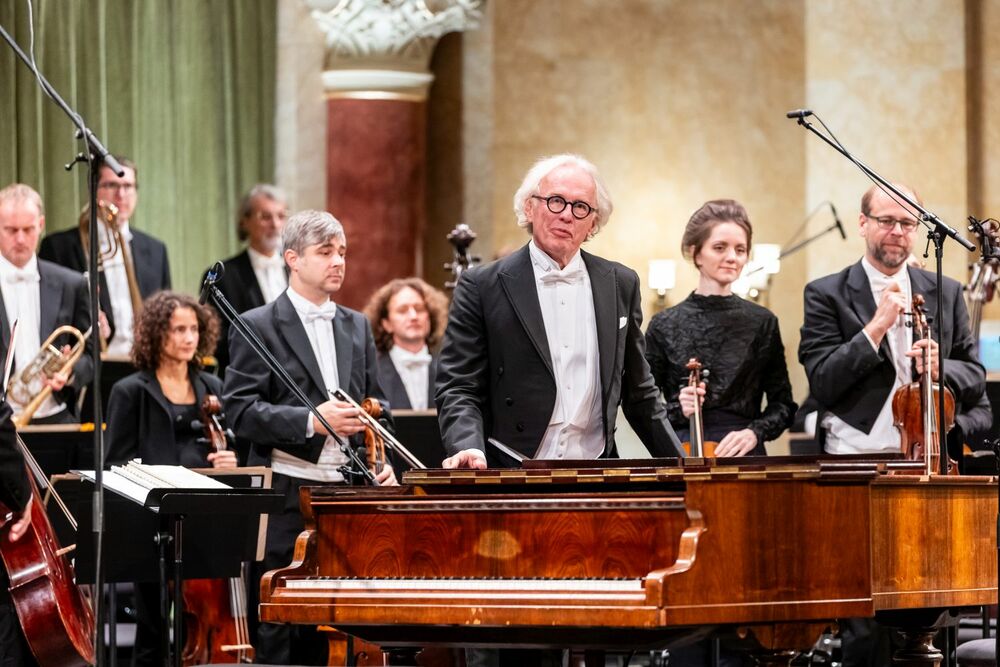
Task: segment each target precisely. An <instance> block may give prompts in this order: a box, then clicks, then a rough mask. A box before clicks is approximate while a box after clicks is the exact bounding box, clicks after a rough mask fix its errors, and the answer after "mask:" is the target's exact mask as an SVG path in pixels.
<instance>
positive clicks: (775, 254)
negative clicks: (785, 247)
mask: <svg viewBox="0 0 1000 667" xmlns="http://www.w3.org/2000/svg"><path fill="white" fill-rule="evenodd" d="M780 271H781V246H780V245H778V244H777V243H757V244H756V245H754V246H753V248H752V249H751V251H750V261H749V262H747V263H746V266H744V267H743V273H741V274H740V277H739V278H738V279H737V280H736V281H735V282H734V283H733V292H735V293H736V294H738V295H740V296H741V297H744V298H746V297H749V298H751V299H753V300H754V301H757V300H758V299H760V296H761V294H762V293H764V292H766V291H767V289H768V287H769V286H770V284H771V276H773V275H775V274H776V273H778V272H780Z"/></svg>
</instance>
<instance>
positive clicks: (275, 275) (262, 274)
mask: <svg viewBox="0 0 1000 667" xmlns="http://www.w3.org/2000/svg"><path fill="white" fill-rule="evenodd" d="M247 256H248V257H249V258H250V266H251V267H253V273H254V275H255V276H257V284H258V285H260V292H261V294H263V295H264V303H271V302H272V301H274V300H275V299H277V298H278V297H279V296H281V293H282V292H284V291H285V289H286V288H287V287H288V276H286V275H285V258H284V257H282V256H281V253H280V252H277V251H275V253H274V254H273V255H271V256H270V257H268V256H267V255H263V254H261V253H259V252H257V251H256V250H254V249H253V248H251V247H249V246H248V247H247Z"/></svg>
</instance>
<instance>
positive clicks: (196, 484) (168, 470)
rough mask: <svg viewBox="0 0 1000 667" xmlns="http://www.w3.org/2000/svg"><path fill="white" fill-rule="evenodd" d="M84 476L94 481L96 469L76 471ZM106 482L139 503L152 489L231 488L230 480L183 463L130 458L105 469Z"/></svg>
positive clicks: (105, 483)
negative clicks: (158, 463) (150, 461)
mask: <svg viewBox="0 0 1000 667" xmlns="http://www.w3.org/2000/svg"><path fill="white" fill-rule="evenodd" d="M75 472H77V473H79V474H80V476H81V477H84V478H86V479H89V480H91V481H95V474H94V471H93V470H78V471H75ZM103 479H104V486H106V487H107V488H109V489H111V490H112V491H114V492H116V493H119V494H121V495H123V496H125V497H126V498H131V499H132V500H134V501H135V502H137V503H139V504H140V505H145V504H146V499H147V498H148V497H149V493H150V491H152V490H153V489H230V488H232V487H231V486H229V485H228V484H223V483H222V482H220V481H218V480H215V479H212V478H211V477H207V476H205V475H201V474H199V473H196V472H194V471H193V470H190V469H188V468H185V467H183V466H166V465H146V464H143V463H140V462H138V461H130V462H129V463H127V464H126V465H124V466H111V470H109V471H107V472H105V473H104V477H103Z"/></svg>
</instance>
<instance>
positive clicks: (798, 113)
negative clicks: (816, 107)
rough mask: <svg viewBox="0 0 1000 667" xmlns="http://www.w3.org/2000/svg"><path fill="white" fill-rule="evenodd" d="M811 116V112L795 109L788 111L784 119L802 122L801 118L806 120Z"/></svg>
mask: <svg viewBox="0 0 1000 667" xmlns="http://www.w3.org/2000/svg"><path fill="white" fill-rule="evenodd" d="M811 115H813V112H812V111H810V110H809V109H796V110H795V111H789V112H788V113H786V114H785V118H798V119H799V120H802V119H803V118H808V117H809V116H811Z"/></svg>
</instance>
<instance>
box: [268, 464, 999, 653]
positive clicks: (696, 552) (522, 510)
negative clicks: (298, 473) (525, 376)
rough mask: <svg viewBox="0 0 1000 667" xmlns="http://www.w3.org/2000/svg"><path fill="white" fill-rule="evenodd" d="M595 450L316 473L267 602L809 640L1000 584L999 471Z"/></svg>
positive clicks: (593, 637)
mask: <svg viewBox="0 0 1000 667" xmlns="http://www.w3.org/2000/svg"><path fill="white" fill-rule="evenodd" d="M588 465H589V466H590V467H584V468H560V467H557V468H549V469H523V470H490V471H443V470H427V471H413V472H412V473H410V474H409V475H408V476H407V477H406V478H405V481H406V482H407V484H406V485H404V486H402V487H398V488H396V489H371V488H344V487H334V488H330V487H327V488H312V489H303V496H302V504H303V509H304V511H305V513H306V517H307V530H306V531H305V532H304V533H302V535H301V536H300V537H299V539H298V542H297V544H296V550H295V560H294V562H293V563H292V564H291V565H290V566H289V567H288V568H284V569H281V570H275V571H272V572H269V573H268V574H267V575H266V576H265V577H264V579H263V580H262V582H261V606H260V615H261V619H262V620H264V621H271V622H290V623H307V624H315V625H321V624H324V625H331V626H334V627H336V628H338V629H340V630H343V631H344V632H347V633H349V634H352V635H356V636H358V637H361V638H363V639H365V640H368V641H371V642H374V643H377V644H380V645H382V646H415V645H424V644H447V645H453V646H461V645H466V646H472V645H479V646H483V645H490V646H574V647H578V648H587V647H600V648H615V647H619V648H640V647H657V646H668V645H670V644H672V643H678V642H683V641H690V640H691V638H692V637H695V636H701V635H704V634H705V633H706V632H711V631H724V630H738V631H739V632H741V633H744V630H745V631H747V632H749V633H752V634H753V636H754V638H755V639H756V640H757V641H758V642H759V643H760V644H761V645H762V646H765V647H771V648H778V647H787V648H798V649H804V648H807V647H808V646H809V645H811V643H812V642H813V641H814V640H815V639H816V637H817V636H818V634H819V633H820V632H821V631H822V629H823V627H825V626H826V625H827V624H828V623H829V622H830V621H832V620H834V619H836V618H841V617H857V616H875V615H878V616H879V617H880V618H883V620H886V621H887V622H890V623H891V622H893V619H894V618H896V617H898V618H899V619H901V620H900V622H899V625H906V624H909V625H913V626H927V625H930V624H932V623H933V620H934V618H936V615H937V613H938V612H939V611H940V610H942V609H946V608H959V607H975V606H977V605H983V604H990V603H993V602H995V601H996V574H997V573H996V554H997V543H996V520H997V487H996V478H993V477H950V478H937V477H931V478H926V477H921V476H919V475H917V474H889V473H890V472H912V464H908V463H904V462H896V461H888V460H881V461H858V460H845V459H841V458H838V459H829V460H824V459H821V460H816V459H810V460H795V459H791V458H788V459H760V460H759V462H754V461H751V460H747V459H744V460H742V461H736V460H730V461H726V460H718V461H712V462H707V461H700V460H691V459H688V460H686V461H684V462H678V461H676V460H667V461H662V462H661V461H631V462H619V461H602V462H590V463H589V464H588ZM912 610H929V611H927V612H926V613H913V612H912Z"/></svg>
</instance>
